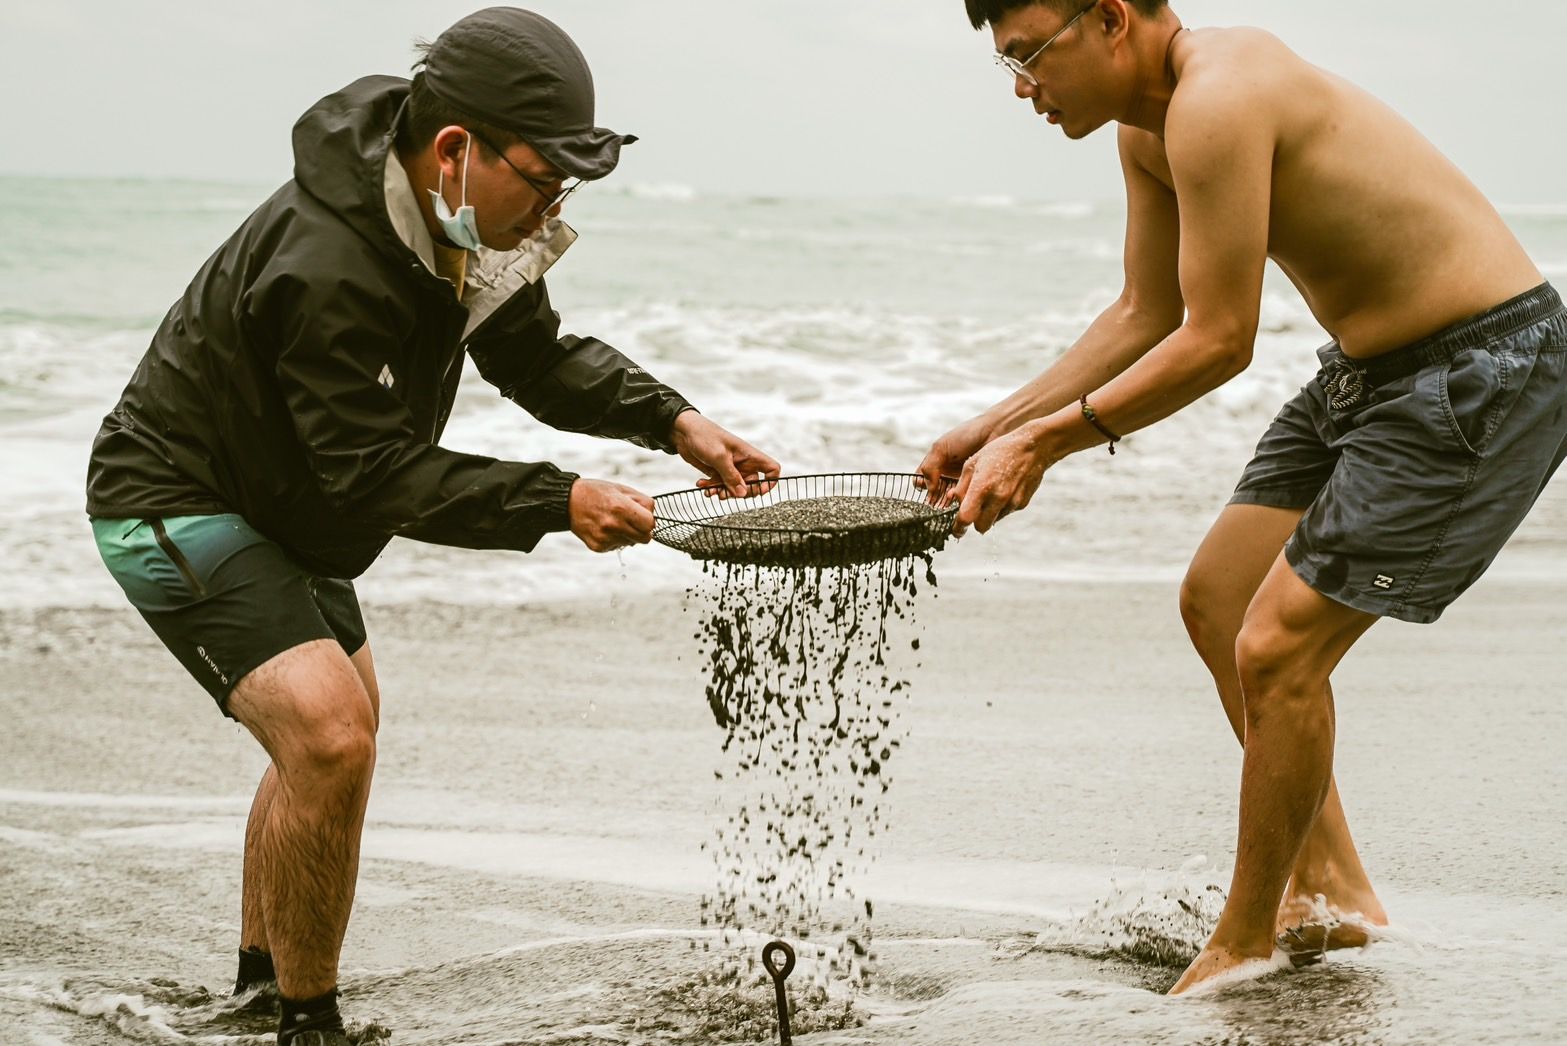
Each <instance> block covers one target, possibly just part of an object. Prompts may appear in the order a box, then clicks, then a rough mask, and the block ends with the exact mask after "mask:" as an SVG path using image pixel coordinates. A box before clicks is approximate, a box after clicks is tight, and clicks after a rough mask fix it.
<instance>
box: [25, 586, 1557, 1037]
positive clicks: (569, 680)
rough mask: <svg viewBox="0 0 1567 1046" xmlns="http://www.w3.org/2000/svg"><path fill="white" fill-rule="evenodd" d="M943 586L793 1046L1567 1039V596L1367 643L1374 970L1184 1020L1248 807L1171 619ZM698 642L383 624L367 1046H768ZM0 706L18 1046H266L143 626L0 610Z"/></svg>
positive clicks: (612, 603) (229, 765) (209, 839)
mask: <svg viewBox="0 0 1567 1046" xmlns="http://www.w3.org/2000/svg"><path fill="white" fill-rule="evenodd" d="M627 558H628V562H629V561H630V557H629V556H628V557H627ZM936 566H937V571H938V573H939V572H940V567H941V562H940V560H939V559H938V561H937V564H936ZM916 580H922V579H920V578H917V579H916ZM941 581H942V583H941V586H940V588H939V593H938V594H937V597H936V598H933V599H932V598H927V597H928V595H929V593H927V592H926V590H925V589H924V587H923V586H921V589H920V593H919V596H918V598H917V600H916V605H915V610H916V611H917V618H918V622H919V624H918V628H917V629H916V631H917V635H918V637H919V638H920V639H921V649H920V650H919V651H918V652H917V653H916V652H914V651H912V649H911V648H909V647H903V648H901V651H900V653H899V657H900V659H901V658H904V657H906V656H907V657H912V658H915V659H917V661H918V663H919V668H918V670H917V671H915V670H914V669H913V667H912V665H913V661H912V660H906V661H902V662H901V667H900V668H899V671H898V672H895V673H889V675H890V678H892V679H902V678H907V679H908V680H909V681H910V683H911V686H910V693H909V695H908V698H907V700H906V701H905V702H904V703H903V704H902V705H901V706H900V707H899V709H898V711H899V719H898V721H897V723H896V727H897V729H898V730H899V731H900V732H901V734H900V736H901V738H902V744H901V746H900V747H899V748H898V749H897V750H896V752H895V754H894V756H893V758H892V759H891V761H890V763H889V766H888V771H889V778H890V780H889V787H888V788H887V790H886V791H885V793H882V792H880V790H879V785H878V787H877V791H876V796H877V802H878V804H879V807H878V809H879V822H878V823H879V828H878V830H877V833H876V836H875V839H874V845H873V846H871V847H870V848H869V850H868V853H867V855H866V856H867V860H866V862H865V863H864V866H863V868H860V869H857V870H856V871H855V872H854V874H855V875H856V876H862V878H859V879H856V881H855V883H854V887H855V899H856V900H860V899H863V898H874V900H875V906H874V917H873V926H872V929H873V931H874V946H875V951H876V955H877V961H876V963H875V969H874V976H873V977H872V978H870V980H869V983H868V984H867V985H865V987H864V988H863V989H861V990H860V992H859V993H858V994H855V995H852V996H851V995H848V994H845V992H844V989H843V988H842V987H841V986H837V985H834V984H832V983H829V986H828V988H827V989H825V990H824V991H823V992H821V993H819V994H816V995H812V994H810V993H809V992H808V990H807V989H808V988H809V987H810V986H811V984H812V983H813V980H812V973H811V971H810V970H809V969H802V970H800V971H797V972H796V974H795V975H794V978H793V979H792V980H791V985H792V986H793V987H794V988H796V989H797V990H798V992H799V993H801V994H800V997H801V999H803V1002H802V1013H801V1014H800V1015H799V1017H798V1019H797V1023H796V1030H797V1031H799V1032H801V1034H800V1035H798V1036H797V1038H796V1041H799V1042H802V1043H851V1042H855V1043H858V1042H864V1043H899V1044H908V1043H916V1044H918V1043H1025V1042H1026V1043H1034V1042H1041V1041H1059V1042H1090V1041H1093V1042H1100V1041H1121V1042H1150V1043H1151V1042H1211V1043H1222V1042H1231V1043H1239V1042H1267V1043H1296V1042H1335V1041H1337V1042H1405V1043H1416V1042H1418V1043H1428V1042H1465V1043H1468V1042H1551V1041H1555V1040H1556V1038H1557V1035H1558V1033H1559V1031H1560V1029H1561V1027H1563V1026H1564V1024H1567V1010H1564V1008H1563V1007H1564V1003H1563V1002H1562V999H1563V994H1562V993H1561V991H1560V987H1561V984H1562V981H1561V970H1562V969H1564V968H1567V946H1564V945H1563V943H1562V942H1563V941H1567V915H1564V914H1563V913H1564V910H1567V905H1564V903H1563V902H1564V899H1567V897H1564V892H1563V891H1564V889H1567V888H1564V886H1563V883H1564V882H1567V846H1564V844H1563V842H1562V838H1561V831H1560V826H1561V825H1562V824H1563V823H1564V822H1567V788H1564V787H1563V786H1564V785H1567V779H1564V776H1563V775H1564V770H1563V764H1562V760H1561V751H1562V749H1561V739H1562V738H1563V737H1567V704H1564V702H1563V701H1562V696H1563V690H1562V686H1561V682H1560V680H1561V677H1562V672H1561V669H1562V661H1561V657H1562V655H1561V651H1560V644H1559V637H1560V636H1561V635H1562V634H1564V631H1567V599H1564V598H1563V589H1562V587H1561V586H1560V585H1559V584H1558V583H1556V582H1552V581H1543V580H1542V581H1541V582H1539V583H1528V582H1508V583H1501V582H1496V583H1492V582H1486V583H1482V584H1481V585H1480V586H1479V587H1477V589H1476V590H1475V591H1474V592H1472V593H1471V594H1470V595H1469V596H1467V597H1466V599H1465V600H1464V601H1462V602H1460V603H1459V604H1458V605H1457V606H1455V607H1454V608H1453V609H1452V610H1451V611H1449V613H1448V616H1447V617H1446V618H1445V619H1444V620H1443V621H1442V622H1441V623H1439V624H1438V625H1435V626H1431V627H1429V628H1415V627H1410V626H1398V625H1394V624H1384V625H1379V626H1378V627H1377V628H1376V629H1373V631H1372V632H1371V634H1370V635H1368V637H1367V638H1366V639H1365V640H1364V641H1363V643H1362V644H1361V647H1360V648H1359V649H1357V651H1356V655H1355V656H1354V657H1352V658H1351V660H1350V661H1349V663H1347V664H1346V665H1345V666H1344V667H1343V668H1342V669H1341V670H1340V672H1339V674H1338V677H1337V678H1336V694H1337V699H1338V701H1337V704H1338V718H1339V742H1338V774H1339V781H1340V785H1341V788H1342V790H1343V794H1344V797H1345V803H1346V806H1347V807H1348V810H1349V814H1350V818H1351V822H1352V824H1353V826H1354V828H1355V831H1356V835H1357V839H1358V840H1359V841H1360V843H1361V847H1362V850H1363V852H1364V855H1365V857H1366V861H1367V864H1368V866H1369V867H1370V869H1371V871H1372V874H1373V876H1374V878H1375V879H1376V880H1377V881H1378V883H1379V884H1380V886H1381V888H1382V892H1383V899H1384V901H1385V902H1386V903H1387V905H1388V908H1389V910H1390V911H1391V913H1392V914H1393V917H1394V921H1395V927H1394V931H1393V932H1392V933H1390V935H1389V939H1387V940H1384V941H1382V942H1380V943H1379V944H1377V945H1376V946H1375V947H1373V948H1372V949H1370V950H1369V951H1367V952H1364V953H1356V954H1351V955H1346V956H1343V957H1338V956H1335V957H1334V959H1333V960H1332V961H1331V962H1329V963H1328V964H1327V965H1326V966H1323V967H1318V968H1315V969H1312V970H1307V971H1304V972H1301V973H1297V974H1292V975H1286V976H1282V977H1279V978H1275V979H1272V980H1269V981H1265V982H1262V983H1259V984H1255V985H1251V986H1247V987H1244V988H1242V989H1238V990H1236V991H1234V992H1231V993H1226V994H1225V995H1222V996H1219V997H1215V998H1212V999H1198V1000H1187V1001H1179V1002H1172V1001H1169V1000H1166V999H1164V998H1162V997H1161V996H1160V995H1158V994H1157V992H1158V991H1159V990H1161V989H1162V988H1164V987H1167V986H1168V984H1169V983H1171V982H1172V981H1173V980H1174V978H1175V976H1176V975H1177V974H1178V972H1179V969H1178V963H1179V962H1180V961H1181V959H1182V957H1183V956H1184V955H1185V954H1189V950H1190V949H1192V948H1195V946H1196V944H1197V943H1198V942H1199V940H1200V936H1201V934H1202V933H1203V932H1204V931H1205V929H1206V927H1207V925H1208V924H1209V923H1210V922H1211V917H1212V914H1213V911H1214V906H1213V901H1214V898H1215V896H1216V895H1215V891H1216V890H1217V891H1220V892H1221V893H1222V889H1223V887H1224V886H1225V885H1226V884H1227V881H1228V861H1229V856H1230V853H1231V847H1232V845H1233V837H1234V823H1235V799H1236V784H1237V781H1238V776H1239V767H1240V752H1239V749H1238V747H1237V746H1236V745H1235V743H1234V741H1233V739H1232V738H1231V737H1230V736H1229V732H1228V728H1227V727H1226V725H1225V723H1224V719H1223V716H1222V714H1221V712H1220V710H1219V707H1218V703H1217V699H1216V698H1215V697H1214V695H1213V693H1212V690H1211V685H1210V683H1209V681H1208V680H1207V679H1206V677H1205V675H1204V672H1203V669H1202V667H1201V665H1200V664H1199V663H1198V662H1197V659H1196V657H1195V655H1193V654H1192V653H1191V652H1190V650H1189V649H1188V647H1187V644H1186V639H1185V636H1184V634H1183V633H1182V631H1181V626H1180V623H1179V620H1178V616H1177V614H1176V611H1175V586H1174V585H1173V583H1165V582H1157V583H1154V582H1149V583H1142V582H1137V583H1106V582H1089V581H1073V582H1049V581H1031V582H1020V581H1012V582H1009V581H1006V580H1004V579H1002V578H1000V577H991V578H986V577H982V576H965V577H958V578H953V577H947V576H943V577H942V579H941ZM701 605H702V604H701V603H700V602H699V601H697V600H695V599H688V598H686V597H685V596H683V595H681V594H679V593H662V594H651V595H649V594H645V593H637V594H633V593H630V592H613V591H612V592H605V593H597V594H595V595H594V596H593V597H592V598H584V599H582V600H578V601H568V602H559V603H552V604H549V605H543V606H537V607H524V608H520V609H507V608H496V607H482V608H479V607H457V606H449V605H441V604H402V605H382V606H377V605H374V604H370V605H368V606H367V608H366V617H367V621H368V624H369V627H370V633H371V637H372V638H371V642H372V646H373V649H374V651H375V656H376V661H377V664H378V666H379V672H380V679H381V687H382V692H383V698H382V702H383V710H384V722H383V727H382V733H381V739H380V753H379V762H378V767H377V780H376V785H375V790H374V794H373V797H372V801H371V809H370V818H369V824H368V828H367V834H366V840H365V850H364V863H363V874H362V883H361V888H360V891H359V897H358V901H357V905H356V910H355V915H354V921H353V923H352V925H351V927H350V930H349V936H348V940H347V943H346V946H345V951H344V970H345V971H346V972H345V977H344V989H345V1000H344V1006H345V1012H346V1013H347V1014H348V1015H349V1017H350V1019H351V1022H353V1023H354V1024H355V1026H356V1027H357V1028H358V1029H359V1030H360V1032H361V1036H360V1037H361V1039H362V1040H363V1041H366V1042H371V1041H386V1042H395V1043H400V1044H401V1043H409V1044H419V1046H425V1044H437V1043H440V1044H445V1043H546V1042H547V1043H590V1042H591V1043H634V1042H646V1043H674V1042H681V1043H720V1042H765V1041H768V1036H769V1034H770V1031H771V1024H770V1023H769V1021H768V1019H767V1014H768V1005H769V1003H770V998H769V997H767V996H766V995H753V996H752V997H751V1000H750V1001H749V1002H748V1001H746V999H745V998H741V999H738V1000H737V999H736V998H735V997H734V996H733V994H732V993H727V992H726V993H719V991H718V989H717V988H715V986H714V985H713V983H712V982H711V980H710V975H711V972H712V970H713V968H714V964H715V963H716V962H718V961H719V954H720V953H722V951H723V948H724V943H723V933H722V928H721V927H720V926H716V925H712V924H710V925H706V926H704V925H703V922H702V920H703V908H702V900H703V898H704V897H709V898H711V897H713V896H715V889H716V883H715V864H714V861H713V857H712V847H713V845H714V840H715V838H716V837H715V831H716V830H717V829H718V828H719V827H720V826H722V825H724V824H726V823H728V822H727V821H726V818H728V817H729V816H731V815H732V814H734V813H735V812H736V809H737V807H736V806H734V805H726V803H730V802H731V801H732V800H733V798H734V796H733V795H732V794H729V793H726V792H725V791H724V787H725V785H726V784H727V783H734V782H726V781H720V780H717V779H715V773H720V772H723V771H724V770H725V769H726V768H729V769H732V768H733V764H731V763H729V762H727V760H728V758H729V755H728V754H726V753H725V752H724V751H723V743H724V740H725V736H726V730H727V728H726V727H723V726H720V725H719V722H718V721H717V720H716V718H715V712H714V708H713V707H712V706H711V705H710V703H709V700H708V698H707V696H706V695H705V694H704V686H705V684H706V682H707V681H708V680H709V679H710V678H711V672H710V665H709V664H708V663H707V661H706V660H705V658H704V656H703V654H702V652H701V650H700V647H699V644H698V643H697V642H695V641H694V639H693V636H694V634H695V633H697V632H698V631H699V630H700V627H701V615H702V610H701ZM888 649H889V651H890V650H892V649H893V648H892V647H889V648H888ZM876 682H878V683H879V676H878V677H877V680H876ZM0 693H3V707H4V709H5V711H6V718H7V727H6V729H5V730H4V731H3V732H0V1029H4V1030H5V1033H6V1034H5V1035H4V1036H3V1038H4V1041H7V1042H19V1043H29V1044H31V1043H40V1044H50V1046H54V1044H71V1046H75V1044H89V1043H90V1044H97V1043H105V1044H107V1043H115V1044H119V1043H125V1042H148V1041H165V1042H181V1041H185V1042H219V1041H226V1042H230V1043H240V1044H247V1043H257V1044H259V1043H261V1042H263V1041H264V1039H263V1038H262V1032H263V1028H261V1027H259V1026H257V1025H255V1024H254V1023H252V1024H249V1025H247V1024H245V1022H244V1020H243V1018H241V1017H238V1016H236V1015H233V1014H229V1013H226V1012H219V1011H221V1010H222V1007H221V1006H219V1005H217V1004H214V1003H212V1002H204V1001H203V999H202V996H201V995H200V994H199V990H200V989H201V988H202V987H203V986H205V987H207V988H210V989H212V990H213V991H215V992H218V993H219V994H221V990H222V988H223V987H224V985H225V984H226V983H228V982H229V981H230V980H231V978H232V975H233V969H232V966H233V955H234V948H235V947H236V945H237V931H238V920H239V910H238V903H237V897H238V882H239V846H240V842H241V838H242V833H243V824H244V817H245V812H246V808H247V805H248V799H249V795H250V792H251V790H252V788H253V787H254V783H255V780H256V778H257V777H258V776H259V774H260V772H261V769H262V766H263V762H262V758H261V756H260V753H259V751H258V750H257V749H256V748H255V746H254V744H253V743H252V742H251V741H250V740H249V739H248V737H246V736H245V735H244V734H243V732H242V731H241V729H240V728H238V727H237V726H235V725H234V724H232V723H229V722H228V721H226V720H223V719H222V718H221V717H219V716H218V715H217V714H216V713H215V712H214V711H213V709H212V708H211V707H210V704H209V703H208V699H207V698H206V697H205V696H204V695H203V693H202V692H201V691H200V690H199V689H198V688H197V687H196V685H195V684H194V683H192V682H191V681H190V680H188V679H186V678H185V677H184V676H183V675H182V674H181V673H180V670H179V669H178V667H177V665H176V664H175V663H174V661H173V660H172V659H171V658H169V656H168V655H167V654H166V653H165V652H164V651H163V650H162V649H161V648H160V647H159V646H158V645H157V643H156V641H155V640H154V639H153V638H152V637H151V635H150V634H149V633H148V632H147V631H146V629H145V626H143V625H142V624H141V622H140V621H139V620H138V619H137V618H136V617H135V616H134V614H132V613H131V612H130V611H128V610H125V611H121V610H91V609H70V610H65V609H55V610H38V611H31V610H15V609H12V610H6V611H0ZM878 751H879V750H878ZM704 846H705V847H706V849H704ZM1198 855H1205V857H1206V860H1204V858H1203V856H1198ZM761 943H763V941H762V940H761V939H760V938H758V939H757V940H756V941H755V946H756V948H757V949H758V950H759V948H760V945H761ZM829 981H830V979H829ZM1525 999H1526V1000H1529V1001H1528V1003H1527V1004H1524V1003H1523V1002H1521V1000H1525ZM165 1028H167V1029H170V1031H168V1033H167V1034H165V1032H164V1031H163V1030H162V1029H165ZM810 1029H818V1030H810ZM383 1030H385V1035H383V1034H382V1031H383ZM223 1036H228V1038H226V1039H225V1038H223Z"/></svg>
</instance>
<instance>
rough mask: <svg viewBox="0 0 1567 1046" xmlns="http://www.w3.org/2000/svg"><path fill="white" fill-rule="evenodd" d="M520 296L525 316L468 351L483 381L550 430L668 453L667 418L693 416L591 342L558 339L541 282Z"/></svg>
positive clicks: (668, 391)
mask: <svg viewBox="0 0 1567 1046" xmlns="http://www.w3.org/2000/svg"><path fill="white" fill-rule="evenodd" d="M522 293H524V294H529V293H531V294H532V295H533V296H534V297H533V298H532V307H531V309H530V308H529V307H528V306H527V305H524V306H523V314H522V316H521V317H520V318H519V319H517V320H514V321H512V322H510V323H506V324H504V325H500V326H501V329H500V330H497V331H496V332H495V333H494V334H490V335H486V336H484V337H479V338H474V339H473V340H471V341H470V342H469V344H468V355H469V356H470V357H471V358H472V359H473V362H474V364H475V365H476V366H477V367H478V369H479V373H480V375H482V376H483V378H484V380H485V381H488V382H489V383H490V384H491V385H494V386H495V387H496V388H498V389H500V391H501V395H503V396H505V397H506V398H507V399H509V400H511V401H512V402H514V403H516V404H517V405H518V406H520V407H522V408H523V409H524V410H526V411H527V412H528V413H529V414H532V415H533V416H534V417H535V418H537V419H539V420H540V421H542V422H543V423H544V424H546V425H548V426H550V427H551V428H556V429H561V430H562V431H565V432H583V433H586V434H588V435H590V436H600V437H603V438H605V439H623V440H626V441H628V442H631V443H635V444H636V445H637V446H639V447H647V448H649V449H650V450H662V451H664V452H665V453H669V454H673V453H675V445H674V439H673V430H674V425H675V418H676V417H678V416H679V415H680V414H682V413H684V412H685V411H688V410H695V409H696V408H695V407H693V406H692V405H691V404H690V403H689V402H687V400H686V398H685V397H684V396H682V395H680V393H678V392H676V391H675V390H674V389H672V388H670V387H669V386H668V385H665V384H664V383H663V382H661V381H659V380H658V379H657V378H655V377H653V375H651V374H649V373H648V372H647V371H645V370H643V369H642V368H641V367H639V366H637V364H636V363H635V362H634V361H632V360H630V359H627V358H626V357H625V356H624V355H622V354H621V353H620V352H619V351H617V350H616V349H614V348H612V347H611V346H609V345H607V344H605V343H604V342H602V341H599V340H598V339H597V338H579V337H577V336H576V335H572V334H567V335H564V336H562V335H561V334H560V316H559V315H558V314H557V313H556V312H555V310H554V309H552V308H551V307H550V300H549V292H548V291H547V290H546V289H545V287H544V283H543V281H540V282H539V283H538V284H537V285H536V286H535V287H533V288H531V290H530V291H524V292H522ZM518 304H523V303H518Z"/></svg>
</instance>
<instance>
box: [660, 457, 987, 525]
mask: <svg viewBox="0 0 1567 1046" xmlns="http://www.w3.org/2000/svg"><path fill="white" fill-rule="evenodd" d="M866 479H898V480H909V481H911V485H912V482H913V481H915V480H921V481H923V479H924V477H923V476H920V475H919V474H918V473H914V472H811V473H803V474H800V475H794V476H779V477H778V478H777V479H751V480H746V485H747V486H756V487H759V486H763V485H766V484H773V490H776V489H778V485H779V484H782V483H785V482H798V481H805V480H866ZM957 484H958V481H957V480H956V479H953V478H952V477H950V476H943V477H942V480H941V485H940V487H938V490H939V491H940V492H941V493H942V494H946V493H948V492H950V491H951V490H952V489H953V488H955V487H956V486H957ZM707 489H708V488H705V487H689V488H687V489H685V490H672V491H668V492H666V493H663V494H656V495H654V497H653V522H654V524H655V526H654V528H653V537H654V539H655V540H657V538H658V529H659V528H658V526H657V525H658V524H666V525H669V526H680V527H698V528H701V529H705V530H722V531H728V532H731V533H743V534H846V533H850V532H852V531H854V530H856V529H866V530H869V529H880V528H885V527H888V526H889V524H885V523H850V524H843V525H837V526H818V527H812V528H810V529H809V530H802V529H800V528H798V527H736V526H725V525H723V524H722V523H717V522H713V521H714V520H722V519H723V518H724V517H726V516H731V515H735V514H738V513H741V512H748V511H752V510H753V508H757V507H768V506H755V505H754V499H752V498H730V499H729V500H727V501H719V502H718V504H721V505H736V506H742V507H736V508H731V509H723V510H721V511H719V512H718V513H716V514H714V515H711V516H704V517H702V518H700V519H681V518H680V517H678V516H666V515H660V514H659V510H658V506H659V503H660V502H665V503H668V502H670V501H672V500H673V499H676V498H686V499H689V498H690V497H692V496H693V495H695V496H697V497H701V498H704V499H705V498H707V497H708V495H707ZM916 489H917V488H916ZM767 493H768V494H771V493H772V490H769V491H768V492H767ZM763 496H765V495H763ZM824 496H831V497H848V498H871V497H885V498H890V499H891V500H894V501H907V502H910V503H911V504H928V501H927V500H926V499H925V498H906V497H899V496H897V495H896V494H887V493H864V492H856V491H838V492H835V493H834V494H832V495H823V494H819V493H811V494H807V495H802V496H798V497H781V498H779V499H777V500H776V501H774V502H772V504H775V505H776V504H786V503H788V502H790V501H807V500H810V499H812V498H818V497H824ZM746 505H752V506H753V507H752V508H746V507H743V506H746ZM957 514H958V506H957V505H956V504H952V505H948V506H947V507H945V508H942V509H939V510H937V511H936V512H934V513H932V514H931V515H930V516H928V517H926V518H925V519H921V520H908V521H900V522H899V523H897V524H892V525H891V526H907V525H910V524H918V525H922V526H928V525H929V524H930V523H931V522H932V521H933V520H936V519H944V520H945V521H947V522H949V523H950V521H951V520H952V519H953V518H954V517H956V516H957Z"/></svg>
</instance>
